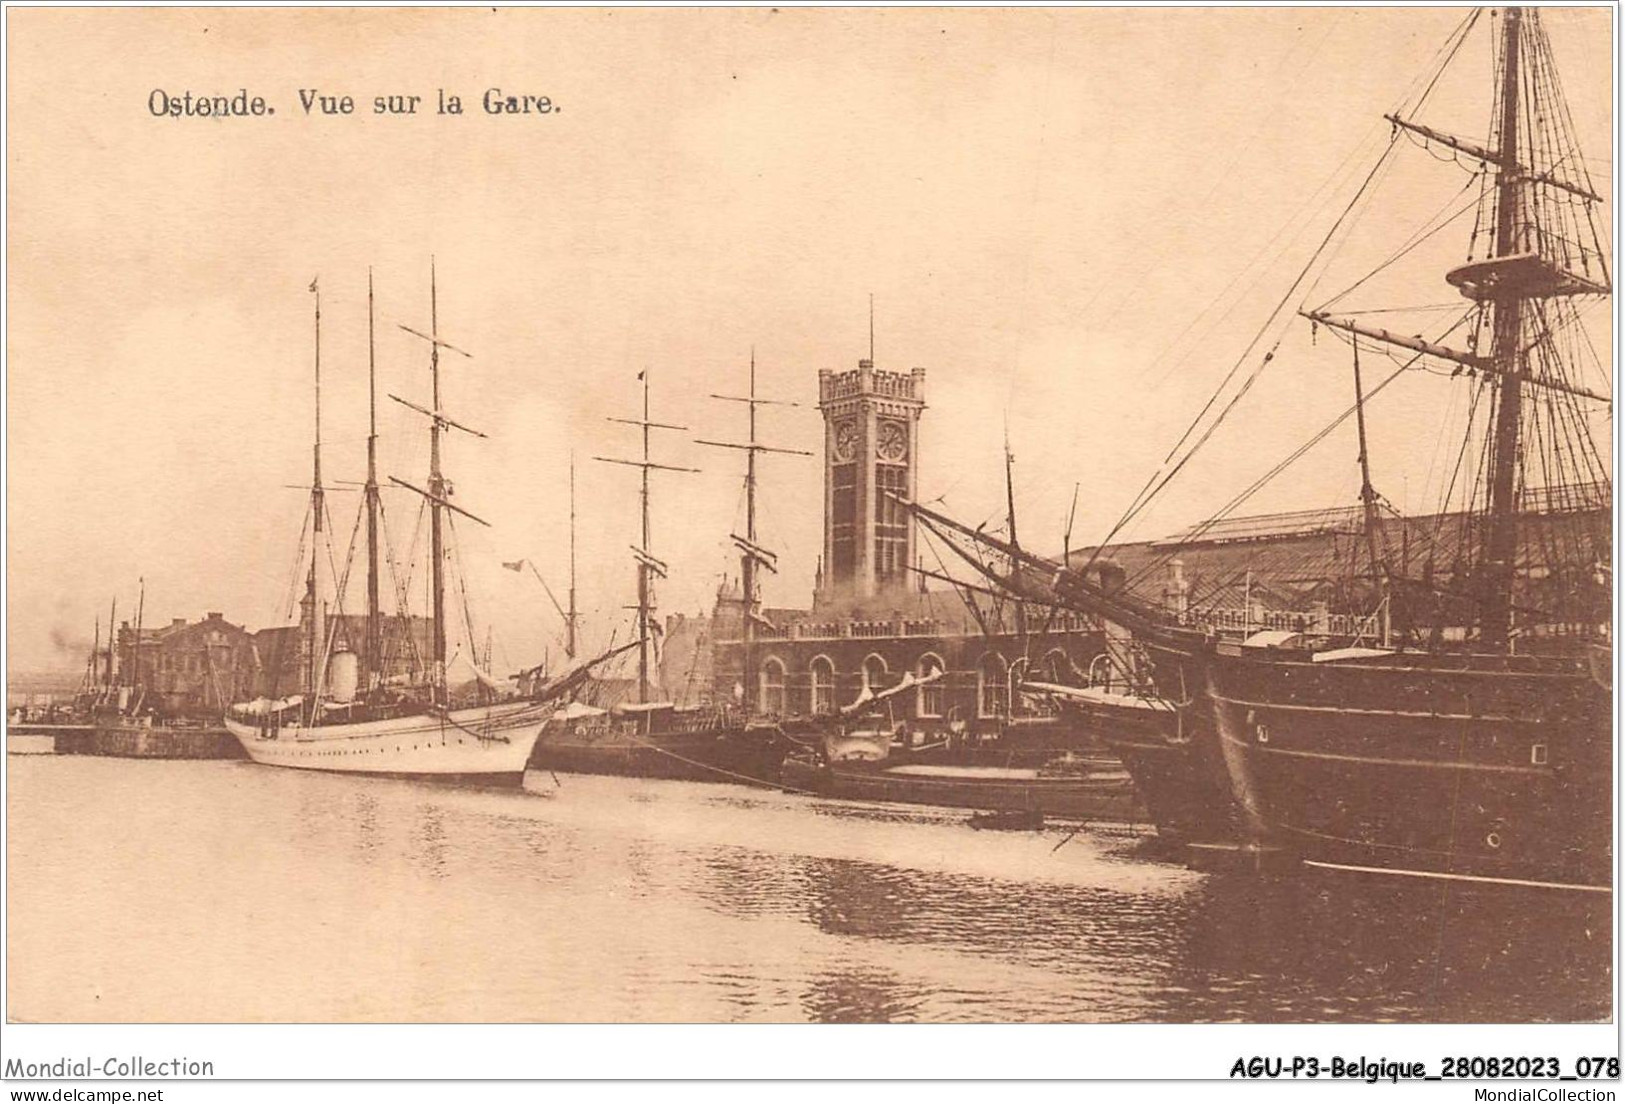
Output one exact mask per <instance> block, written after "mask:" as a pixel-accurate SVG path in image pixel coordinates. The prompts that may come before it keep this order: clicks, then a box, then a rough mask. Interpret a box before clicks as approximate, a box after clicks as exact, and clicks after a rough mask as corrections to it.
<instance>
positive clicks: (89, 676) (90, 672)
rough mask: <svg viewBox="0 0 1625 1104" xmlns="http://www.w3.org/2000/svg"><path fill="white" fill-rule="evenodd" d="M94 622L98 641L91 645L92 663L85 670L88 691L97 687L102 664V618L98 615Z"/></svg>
mask: <svg viewBox="0 0 1625 1104" xmlns="http://www.w3.org/2000/svg"><path fill="white" fill-rule="evenodd" d="M94 623H95V626H96V642H95V643H94V644H92V645H91V646H90V664H89V666H88V669H87V670H86V671H85V689H86V690H87V691H88V690H94V689H95V688H96V675H97V673H98V671H99V669H100V668H101V665H102V619H101V618H100V617H97V618H95V619H94Z"/></svg>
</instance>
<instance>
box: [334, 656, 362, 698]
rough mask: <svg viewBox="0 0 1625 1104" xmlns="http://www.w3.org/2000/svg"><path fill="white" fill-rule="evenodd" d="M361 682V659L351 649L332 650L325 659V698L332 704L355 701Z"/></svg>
mask: <svg viewBox="0 0 1625 1104" xmlns="http://www.w3.org/2000/svg"><path fill="white" fill-rule="evenodd" d="M360 684H361V660H360V658H359V657H358V656H357V655H356V654H355V653H354V652H351V651H343V652H334V653H333V655H332V657H331V658H329V659H328V661H327V700H328V701H330V702H332V703H333V704H334V705H348V704H349V703H350V702H353V701H355V694H356V688H357V687H358V686H359V685H360Z"/></svg>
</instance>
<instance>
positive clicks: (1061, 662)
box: [1044, 648, 1078, 686]
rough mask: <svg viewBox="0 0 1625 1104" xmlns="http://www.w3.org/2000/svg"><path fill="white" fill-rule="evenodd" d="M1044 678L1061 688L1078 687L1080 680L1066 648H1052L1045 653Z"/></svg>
mask: <svg viewBox="0 0 1625 1104" xmlns="http://www.w3.org/2000/svg"><path fill="white" fill-rule="evenodd" d="M1044 677H1045V678H1047V679H1049V681H1051V682H1054V683H1058V684H1060V685H1061V686H1076V685H1077V683H1078V679H1077V676H1076V673H1075V670H1074V668H1073V666H1072V659H1071V657H1069V656H1068V655H1067V654H1066V649H1064V648H1051V649H1050V650H1049V651H1048V652H1045V653H1044Z"/></svg>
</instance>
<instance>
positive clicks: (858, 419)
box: [816, 360, 925, 610]
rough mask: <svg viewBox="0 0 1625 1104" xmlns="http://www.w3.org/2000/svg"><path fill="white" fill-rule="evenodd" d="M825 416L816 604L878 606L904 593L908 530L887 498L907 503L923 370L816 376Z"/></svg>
mask: <svg viewBox="0 0 1625 1104" xmlns="http://www.w3.org/2000/svg"><path fill="white" fill-rule="evenodd" d="M818 409H819V410H820V411H821V412H822V413H823V415H824V559H823V571H822V573H821V576H820V583H819V588H818V594H817V596H816V604H817V605H818V606H820V607H827V606H831V605H841V606H848V607H851V608H853V609H857V608H860V607H863V606H873V607H876V608H877V610H878V607H881V606H883V605H884V604H885V603H886V601H887V599H888V598H893V597H901V595H902V594H904V593H906V592H907V591H908V589H909V584H910V577H909V566H910V565H911V564H913V562H914V525H913V522H912V520H911V519H910V518H909V516H908V512H907V511H906V510H904V509H903V508H902V507H901V506H899V505H898V504H897V503H896V502H894V501H893V500H892V499H890V498H888V497H887V492H890V493H892V494H897V495H902V496H904V497H906V498H908V499H910V500H913V499H914V497H915V494H916V490H917V487H918V478H919V444H920V414H921V412H922V411H924V409H925V369H924V368H916V369H914V370H913V371H912V372H908V373H903V372H885V371H880V370H878V369H876V368H875V366H874V362H873V361H871V360H860V361H858V367H857V370H856V371H849V372H832V371H829V370H828V369H820V370H819V373H818Z"/></svg>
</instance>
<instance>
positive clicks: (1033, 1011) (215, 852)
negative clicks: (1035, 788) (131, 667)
mask: <svg viewBox="0 0 1625 1104" xmlns="http://www.w3.org/2000/svg"><path fill="white" fill-rule="evenodd" d="M7 766H8V771H9V792H8V795H7V797H8V800H7V817H8V821H7V824H8V831H9V845H8V846H9V856H8V857H9V864H8V886H7V889H8V891H9V894H8V899H9V902H10V904H9V931H10V945H9V946H8V948H7V953H8V960H9V974H8V976H9V986H10V992H9V997H10V1008H11V1010H12V1015H13V1017H14V1018H16V1019H19V1020H25V1021H46V1022H55V1021H86V1020H95V1021H115V1022H122V1021H150V1020H164V1021H205V1022H207V1021H468V1020H479V1021H593V1022H597V1021H609V1022H626V1021H699V1022H717V1021H796V1022H799V1021H865V1022H868V1021H1083V1022H1106V1021H1141V1022H1147V1021H1149V1022H1188V1021H1244V1022H1300V1021H1402V1022H1435V1021H1438V1022H1457V1021H1466V1022H1476V1021H1503V1020H1511V1021H1548V1020H1557V1021H1567V1020H1602V1019H1607V1018H1608V1017H1609V1016H1610V1014H1611V1008H1610V997H1609V992H1610V981H1609V962H1610V957H1611V955H1610V943H1609V940H1610V928H1611V917H1610V910H1611V902H1610V901H1609V900H1608V898H1606V897H1604V896H1595V897H1570V896H1560V895H1555V894H1551V893H1547V892H1534V891H1529V892H1520V893H1511V894H1509V893H1506V892H1498V893H1492V894H1485V893H1483V892H1480V891H1470V890H1466V889H1463V888H1461V887H1452V886H1440V885H1436V884H1411V883H1395V882H1392V881H1370V882H1365V881H1350V880H1342V879H1338V880H1331V881H1327V880H1323V879H1311V880H1303V879H1293V880H1289V881H1280V882H1274V883H1265V882H1259V881H1256V880H1250V879H1240V878H1228V877H1219V876H1213V875H1202V874H1196V873H1193V872H1190V871H1188V870H1186V869H1184V868H1183V867H1181V866H1178V865H1174V864H1170V863H1166V862H1159V861H1156V860H1154V859H1152V858H1150V857H1148V855H1147V848H1146V846H1145V844H1146V841H1145V839H1144V837H1143V836H1142V835H1139V834H1137V833H1134V832H1130V831H1094V830H1089V831H1085V832H1082V833H1080V834H1078V835H1077V836H1076V837H1075V838H1074V839H1072V840H1071V841H1070V842H1068V843H1066V844H1065V846H1062V847H1060V848H1059V849H1058V850H1056V849H1055V845H1056V844H1057V843H1060V842H1061V840H1062V839H1063V838H1064V837H1065V835H1066V832H1067V831H1068V830H1069V829H1066V828H1063V827H1059V826H1058V827H1056V828H1053V829H1048V830H1046V831H1044V832H1042V833H1032V832H1025V833H999V832H978V831H975V830H973V829H971V828H969V827H968V826H967V825H966V823H965V817H966V814H965V813H964V812H963V811H950V810H932V809H923V808H916V807H894V808H886V807H881V806H862V805H852V804H843V803H839V802H830V801H822V800H818V799H813V798H808V797H804V796H799V795H791V794H784V793H779V792H775V791H767V790H749V789H743V788H739V787H734V786H728V785H706V784H695V783H680V782H661V781H648V780H632V779H618V778H596V777H588V776H579V775H569V776H560V777H559V779H558V780H557V782H555V780H554V779H553V778H552V777H550V776H549V775H548V774H546V773H545V772H544V773H540V774H537V773H534V772H533V773H532V774H530V775H528V776H527V778H526V784H525V788H524V789H523V790H521V791H512V790H510V791H499V790H478V789H459V788H451V787H445V786H439V785H432V784H427V783H417V782H410V781H391V780H380V779H364V778H346V777H341V776H336V775H324V774H316V773H306V772H299V771H289V770H274V769H267V768H264V767H260V766H256V765H254V764H250V763H240V762H175V761H150V762H148V761H120V760H110V759H94V758H78V757H72V758H62V757H52V756H23V755H13V756H10V757H8V763H7Z"/></svg>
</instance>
